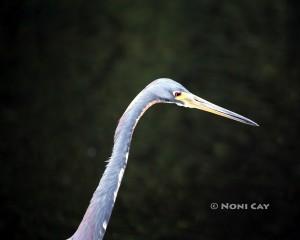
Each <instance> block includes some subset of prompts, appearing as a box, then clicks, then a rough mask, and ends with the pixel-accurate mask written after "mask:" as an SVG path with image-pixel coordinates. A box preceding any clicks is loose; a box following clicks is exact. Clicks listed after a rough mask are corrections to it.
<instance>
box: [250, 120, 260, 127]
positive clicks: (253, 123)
mask: <svg viewBox="0 0 300 240" xmlns="http://www.w3.org/2000/svg"><path fill="white" fill-rule="evenodd" d="M250 125H252V126H254V127H259V124H257V123H256V122H253V121H251V122H250Z"/></svg>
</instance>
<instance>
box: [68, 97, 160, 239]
mask: <svg viewBox="0 0 300 240" xmlns="http://www.w3.org/2000/svg"><path fill="white" fill-rule="evenodd" d="M157 102H159V101H157V100H156V99H154V97H153V96H151V95H149V94H148V95H147V94H146V92H145V91H142V92H141V93H140V94H139V95H137V96H136V98H135V99H134V100H133V101H132V102H131V104H130V105H129V106H128V108H127V109H126V111H125V112H124V114H123V116H122V117H121V119H120V121H119V124H118V126H117V129H116V132H115V137H114V147H113V152H112V155H111V158H110V160H109V161H108V164H107V166H106V169H105V172H104V174H103V176H102V178H101V180H100V183H99V185H98V187H97V189H96V191H95V192H94V194H93V197H92V199H91V201H90V205H89V207H88V209H87V211H86V213H85V215H84V217H83V220H82V222H81V223H80V226H79V227H78V229H77V231H76V232H75V234H74V235H73V237H71V239H72V240H83V239H84V240H101V239H102V238H103V236H104V233H105V230H106V227H107V224H108V221H109V218H110V215H111V212H112V209H113V206H114V203H115V201H116V197H117V194H118V190H119V187H120V184H121V181H122V178H123V174H124V171H125V168H126V165H127V159H128V154H129V148H130V142H131V139H132V134H133V131H134V128H135V126H136V124H137V122H138V120H139V119H140V117H141V116H142V115H143V113H144V112H145V111H146V110H147V109H148V108H149V107H150V106H152V105H153V104H155V103H157Z"/></svg>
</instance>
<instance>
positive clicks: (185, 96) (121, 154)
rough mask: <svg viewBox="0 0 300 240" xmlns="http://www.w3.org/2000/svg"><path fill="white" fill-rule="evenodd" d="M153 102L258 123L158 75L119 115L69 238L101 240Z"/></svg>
mask: <svg viewBox="0 0 300 240" xmlns="http://www.w3.org/2000/svg"><path fill="white" fill-rule="evenodd" d="M155 103H175V104H177V105H179V106H184V107H190V108H197V109H200V110H204V111H208V112H212V113H215V114H218V115H221V116H224V117H227V118H231V119H233V120H236V121H240V122H243V123H246V124H249V125H254V126H258V125H257V124H256V123H255V122H253V121H251V120H250V119H247V118H245V117H243V116H241V115H239V114H236V113H234V112H231V111H229V110H226V109H224V108H221V107H219V106H217V105H214V104H212V103H210V102H208V101H206V100H204V99H202V98H199V97H197V96H195V95H193V94H192V93H190V92H189V91H188V90H187V89H186V88H185V87H183V86H182V85H181V84H179V83H177V82H175V81H173V80H171V79H167V78H160V79H157V80H155V81H153V82H152V83H150V84H149V85H148V86H147V87H146V88H144V89H143V90H142V91H141V92H140V93H139V94H138V95H137V96H136V97H135V99H134V100H133V101H132V102H131V104H130V105H129V106H128V108H127V109H126V111H125V112H124V114H123V116H122V117H121V118H120V120H119V124H118V126H117V129H116V132H115V137H114V146H113V151H112V155H111V158H110V159H109V161H108V164H107V166H106V169H105V171H104V174H103V176H102V178H101V180H100V183H99V185H98V187H97V189H96V191H95V192H94V194H93V197H92V199H91V201H90V205H89V207H88V209H87V211H86V213H85V215H84V217H83V219H82V221H81V223H80V225H79V227H78V229H77V231H76V232H75V233H74V235H73V236H72V237H71V238H70V239H72V240H101V239H102V238H103V236H104V233H105V230H106V227H107V224H108V221H109V218H110V215H111V212H112V209H113V207H114V203H115V200H116V197H117V193H118V190H119V187H120V184H121V181H122V178H123V174H124V171H125V168H126V165H127V159H128V153H129V148H130V142H131V138H132V134H133V131H134V128H135V126H136V124H137V122H138V120H139V119H140V117H141V116H142V115H143V113H144V112H145V111H146V110H147V109H148V108H149V107H150V106H152V105H153V104H155Z"/></svg>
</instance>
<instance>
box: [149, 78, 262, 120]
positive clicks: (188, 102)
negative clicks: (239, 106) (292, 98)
mask: <svg viewBox="0 0 300 240" xmlns="http://www.w3.org/2000/svg"><path fill="white" fill-rule="evenodd" d="M148 87H151V92H152V93H153V94H155V95H156V96H157V98H158V99H159V100H160V101H162V102H166V103H175V104H177V105H178V106H183V107H188V108H195V109H199V110H203V111H206V112H210V113H214V114H217V115H220V116H222V117H226V118H230V119H232V120H235V121H239V122H242V123H245V124H249V125H252V126H258V124H257V123H255V122H253V121H252V120H250V119H248V118H246V117H243V116H241V115H239V114H237V113H234V112H232V111H229V110H227V109H225V108H222V107H219V106H217V105H215V104H213V103H211V102H209V101H206V100H204V99H203V98H200V97H198V96H196V95H194V94H192V93H191V92H190V91H188V90H187V89H186V88H185V87H184V86H182V85H181V84H180V83H178V82H176V81H174V80H171V79H168V78H160V79H157V80H155V81H153V82H152V83H150V84H149V85H148Z"/></svg>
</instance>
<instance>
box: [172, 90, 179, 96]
mask: <svg viewBox="0 0 300 240" xmlns="http://www.w3.org/2000/svg"><path fill="white" fill-rule="evenodd" d="M173 94H174V96H175V97H179V96H180V95H181V92H178V91H176V92H174V93H173Z"/></svg>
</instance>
